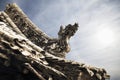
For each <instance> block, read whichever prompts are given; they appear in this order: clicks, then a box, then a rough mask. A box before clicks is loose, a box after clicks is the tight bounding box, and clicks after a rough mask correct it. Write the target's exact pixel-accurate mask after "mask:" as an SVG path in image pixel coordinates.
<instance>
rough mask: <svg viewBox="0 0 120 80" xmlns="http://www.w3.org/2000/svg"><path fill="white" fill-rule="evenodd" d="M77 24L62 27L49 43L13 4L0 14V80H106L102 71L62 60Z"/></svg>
mask: <svg viewBox="0 0 120 80" xmlns="http://www.w3.org/2000/svg"><path fill="white" fill-rule="evenodd" d="M77 29H78V24H77V23H75V24H74V25H71V24H69V25H67V26H66V27H65V28H63V27H62V26H61V27H60V30H59V32H58V38H56V39H53V38H50V37H49V36H47V35H46V34H45V33H44V32H42V31H41V30H40V29H39V28H38V27H37V26H36V25H34V24H33V23H32V22H31V21H30V20H29V19H28V17H27V16H26V15H25V14H24V13H23V12H22V10H21V9H20V8H19V7H18V6H17V5H16V4H15V3H14V4H8V5H7V7H6V10H5V11H3V12H2V11H1V12H0V80H26V79H28V80H33V79H34V80H106V79H109V75H107V72H106V70H104V69H102V68H96V67H92V66H87V65H85V64H83V63H77V62H74V61H70V60H66V59H65V54H66V53H67V52H69V51H70V47H69V39H70V38H71V37H72V36H73V35H74V34H75V33H76V31H77Z"/></svg>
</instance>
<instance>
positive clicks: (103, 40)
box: [96, 28, 115, 47]
mask: <svg viewBox="0 0 120 80" xmlns="http://www.w3.org/2000/svg"><path fill="white" fill-rule="evenodd" d="M96 38H97V42H98V43H99V44H100V45H101V46H104V47H105V46H110V45H112V44H113V42H114V39H115V38H114V32H113V31H112V29H109V28H104V29H102V30H99V31H98V32H97V34H96Z"/></svg>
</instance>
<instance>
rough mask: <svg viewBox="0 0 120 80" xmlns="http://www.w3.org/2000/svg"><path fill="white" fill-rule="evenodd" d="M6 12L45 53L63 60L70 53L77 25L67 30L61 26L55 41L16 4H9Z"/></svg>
mask: <svg viewBox="0 0 120 80" xmlns="http://www.w3.org/2000/svg"><path fill="white" fill-rule="evenodd" d="M5 12H6V13H7V14H8V15H9V17H10V18H11V19H12V20H13V22H14V23H15V24H16V25H17V26H18V28H19V29H20V31H21V32H22V33H23V34H24V35H25V36H26V37H27V38H28V39H29V40H31V41H32V42H33V43H34V44H36V45H38V46H40V47H41V48H42V49H44V50H45V51H47V52H49V53H51V54H53V55H55V56H58V57H62V58H64V57H65V54H66V53H68V52H69V51H70V46H69V39H70V38H71V37H72V36H73V35H74V34H75V33H76V31H77V29H78V24H77V23H75V24H74V25H71V24H69V25H67V26H66V27H65V29H63V27H62V26H61V28H60V31H59V32H58V36H59V38H58V39H57V38H56V39H53V38H50V37H48V36H47V35H46V34H45V33H44V32H42V31H41V30H40V29H38V28H37V26H36V25H35V24H33V23H32V22H31V21H30V20H29V19H28V18H27V16H26V15H25V14H24V13H23V12H22V10H21V9H20V8H19V7H18V6H17V5H16V4H8V5H7V7H6V10H5Z"/></svg>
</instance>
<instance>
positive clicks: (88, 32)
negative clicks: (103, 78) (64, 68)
mask: <svg viewBox="0 0 120 80" xmlns="http://www.w3.org/2000/svg"><path fill="white" fill-rule="evenodd" d="M0 2H3V4H4V5H5V3H6V2H7V1H6V0H5V1H3V0H2V1H0ZM11 2H16V3H17V4H18V5H19V6H20V7H21V8H22V9H23V11H24V12H25V13H26V14H27V15H28V16H29V18H30V19H31V20H32V21H33V22H34V23H35V24H37V25H38V26H39V27H40V29H42V30H43V31H44V32H46V33H47V34H48V35H50V36H53V37H57V32H58V30H59V26H60V25H67V24H69V23H72V24H73V23H74V22H78V23H79V25H80V27H79V30H78V32H77V33H76V34H75V36H74V37H73V38H71V41H70V45H71V52H70V53H69V54H67V59H70V60H75V61H78V62H85V63H88V64H91V65H95V66H98V67H103V68H105V69H106V70H107V71H108V72H109V74H111V80H118V79H119V78H120V77H119V76H120V75H119V74H118V73H119V72H120V70H119V67H120V62H119V61H120V58H119V56H120V54H119V52H120V42H119V41H120V35H119V34H120V27H119V25H120V5H119V3H120V0H52V1H49V0H38V1H33V0H29V1H28V0H25V1H22V0H11ZM3 4H0V5H1V6H3ZM105 28H109V29H111V30H112V31H113V32H114V34H115V36H114V37H115V41H114V44H111V45H110V46H106V47H101V46H100V45H99V44H98V43H99V41H96V37H95V35H96V34H97V33H98V31H100V30H101V29H105ZM76 44H77V45H76Z"/></svg>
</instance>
